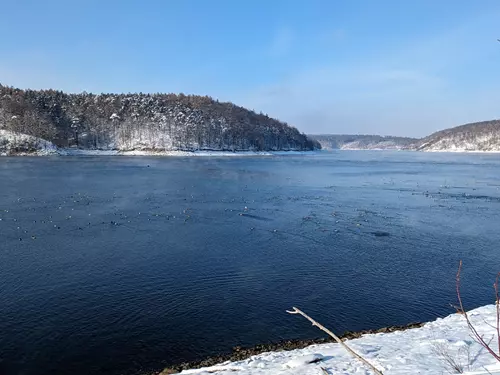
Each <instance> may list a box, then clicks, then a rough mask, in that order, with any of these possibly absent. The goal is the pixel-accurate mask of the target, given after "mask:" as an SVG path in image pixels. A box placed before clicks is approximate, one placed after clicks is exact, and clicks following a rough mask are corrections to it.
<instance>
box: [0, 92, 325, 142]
mask: <svg viewBox="0 0 500 375" xmlns="http://www.w3.org/2000/svg"><path fill="white" fill-rule="evenodd" d="M0 130H5V131H9V132H12V133H15V134H26V135H29V136H33V137H36V138H41V139H43V140H47V141H50V142H52V143H54V144H55V145H56V146H58V147H77V148H82V149H100V150H111V149H113V150H122V151H129V150H151V151H162V150H163V151H169V150H224V151H244V150H248V151H278V150H284V151H288V150H296V151H305V150H313V149H315V148H320V145H319V143H318V142H316V141H313V140H311V139H309V138H307V137H306V135H304V134H301V133H300V132H299V131H298V130H297V129H296V128H294V127H292V126H289V125H288V124H286V123H284V122H281V121H279V120H276V119H273V118H270V117H269V116H267V115H265V114H262V113H260V114H258V113H255V112H253V111H250V110H247V109H245V108H242V107H239V106H236V105H234V104H232V103H223V102H219V101H217V100H214V99H212V98H210V97H208V96H195V95H184V94H179V95H177V94H143V93H139V94H99V95H96V94H91V93H86V92H83V93H79V94H66V93H63V92H61V91H55V90H40V91H35V90H20V89H16V88H12V87H7V86H2V85H0Z"/></svg>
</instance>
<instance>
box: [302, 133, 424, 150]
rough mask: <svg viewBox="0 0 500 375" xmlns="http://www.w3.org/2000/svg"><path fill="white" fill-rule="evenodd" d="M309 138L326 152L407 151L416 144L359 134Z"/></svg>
mask: <svg viewBox="0 0 500 375" xmlns="http://www.w3.org/2000/svg"><path fill="white" fill-rule="evenodd" d="M309 137H310V138H311V139H314V140H316V141H318V142H319V143H320V144H321V147H322V148H324V149H327V150H328V149H329V150H337V149H338V150H409V149H413V148H414V147H415V144H416V143H417V142H418V139H416V138H407V137H390V136H380V135H359V134H356V135H353V134H351V135H347V134H318V135H309Z"/></svg>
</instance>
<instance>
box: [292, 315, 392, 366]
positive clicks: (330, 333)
mask: <svg viewBox="0 0 500 375" xmlns="http://www.w3.org/2000/svg"><path fill="white" fill-rule="evenodd" d="M286 312H287V313H289V314H300V315H302V316H303V317H304V318H306V319H307V320H309V321H310V322H311V323H312V325H313V326H316V327H318V328H319V329H320V330H322V331H324V332H326V333H327V334H328V335H330V336H331V337H333V338H334V339H335V341H337V342H338V343H339V344H340V345H342V346H343V347H344V349H345V350H347V351H348V352H349V354H351V355H352V356H353V357H355V358H357V359H359V360H360V361H361V362H363V363H364V364H365V365H366V366H368V367H369V368H370V369H372V370H373V372H375V374H377V375H383V374H382V372H381V371H380V370H378V369H377V368H376V367H375V366H373V365H372V364H371V363H370V362H368V361H367V360H366V359H364V358H363V357H361V356H360V355H359V354H358V353H356V352H355V351H354V350H352V349H351V348H350V347H348V346H347V345H346V344H345V343H344V342H343V341H342V340H341V339H340V338H339V337H338V336H337V335H336V334H334V333H333V332H332V331H330V330H329V329H328V328H326V327H324V326H323V325H321V324H320V323H318V322H317V321H315V320H314V319H313V318H311V317H310V316H309V315H307V314H306V313H305V312H303V311H301V310H299V309H298V308H296V307H293V310H291V311H289V310H287V311H286Z"/></svg>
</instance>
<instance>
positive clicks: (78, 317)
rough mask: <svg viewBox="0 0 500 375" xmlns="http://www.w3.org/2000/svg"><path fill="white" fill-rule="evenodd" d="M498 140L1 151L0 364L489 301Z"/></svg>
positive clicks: (49, 368)
mask: <svg viewBox="0 0 500 375" xmlns="http://www.w3.org/2000/svg"><path fill="white" fill-rule="evenodd" d="M499 244H500V155H496V154H453V153H448V154H437V153H433V154H430V153H416V152H386V151H384V152H382V151H377V152H369V151H363V152H355V151H353V152H349V151H342V152H332V153H328V152H321V153H317V154H311V155H287V156H270V157H264V156H259V157H248V156H246V157H221V158H219V157H205V158H203V157H186V158H181V157H118V156H116V157H105V156H100V157H54V158H49V157H47V158H42V157H40V158H29V157H19V158H1V159H0V374H23V375H38V374H69V373H71V374H73V375H75V374H144V373H147V372H149V371H154V370H158V369H161V368H162V367H163V366H164V365H166V364H173V363H179V362H183V361H191V360H197V359H201V358H203V357H206V356H209V355H213V354H216V353H220V352H227V351H230V350H231V348H232V347H234V346H237V345H241V346H250V345H254V344H258V343H263V342H274V341H279V340H281V339H301V338H313V337H318V336H320V335H321V333H320V332H319V331H316V330H315V329H314V328H313V327H311V326H310V325H309V324H308V323H307V322H305V321H303V320H301V319H298V318H296V317H293V316H290V315H288V314H286V313H285V309H288V308H290V307H291V306H297V307H299V308H301V309H302V310H304V311H306V312H307V313H308V314H310V315H311V316H313V317H314V318H316V319H317V320H319V321H320V322H322V323H323V324H325V325H326V326H328V327H329V328H331V329H332V330H333V331H335V332H337V333H342V332H343V331H345V330H351V331H356V330H361V329H368V328H380V327H383V326H388V325H395V324H405V323H409V322H414V321H426V320H432V319H435V318H437V317H440V316H445V315H448V314H450V313H453V312H454V310H453V308H452V307H450V303H451V304H453V303H455V302H456V296H455V290H454V288H455V272H456V269H457V265H458V261H459V260H460V259H463V261H464V269H463V280H462V285H463V298H464V301H465V303H466V307H467V308H473V307H477V306H480V305H484V304H488V303H492V302H493V289H492V287H491V285H492V283H493V280H494V277H495V274H496V272H498V271H500V248H499Z"/></svg>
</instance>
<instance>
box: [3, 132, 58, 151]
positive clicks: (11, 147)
mask: <svg viewBox="0 0 500 375" xmlns="http://www.w3.org/2000/svg"><path fill="white" fill-rule="evenodd" d="M57 153H58V150H57V147H56V146H55V145H54V144H53V143H51V142H48V141H46V140H44V139H41V138H37V137H33V136H30V135H26V134H19V133H13V132H10V131H7V130H0V155H22V154H35V155H51V154H57Z"/></svg>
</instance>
